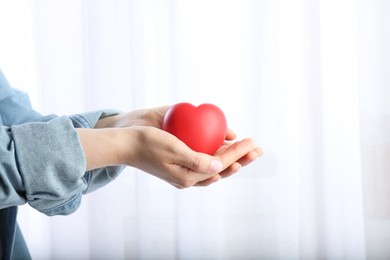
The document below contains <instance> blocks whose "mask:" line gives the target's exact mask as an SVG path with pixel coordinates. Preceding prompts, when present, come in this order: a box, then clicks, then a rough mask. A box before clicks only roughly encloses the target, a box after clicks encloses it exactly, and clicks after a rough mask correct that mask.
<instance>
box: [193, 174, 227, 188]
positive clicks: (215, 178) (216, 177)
mask: <svg viewBox="0 0 390 260" xmlns="http://www.w3.org/2000/svg"><path fill="white" fill-rule="evenodd" d="M220 179H221V175H219V174H216V175H214V176H212V177H210V178H208V179H206V180H204V181H200V182H198V183H196V184H195V185H194V186H209V185H210V184H213V183H215V182H217V181H219V180H220Z"/></svg>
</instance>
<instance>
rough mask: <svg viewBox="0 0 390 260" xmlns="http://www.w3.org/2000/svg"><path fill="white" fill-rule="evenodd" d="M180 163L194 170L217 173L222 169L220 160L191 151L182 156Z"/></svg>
mask: <svg viewBox="0 0 390 260" xmlns="http://www.w3.org/2000/svg"><path fill="white" fill-rule="evenodd" d="M181 163H182V165H183V166H185V167H187V168H189V169H191V170H193V171H195V172H201V173H207V174H217V173H220V172H222V170H223V164H222V162H221V161H219V160H217V159H215V158H214V157H213V156H210V155H207V154H204V153H197V152H192V153H191V154H188V155H187V156H184V157H183V161H182V162H181Z"/></svg>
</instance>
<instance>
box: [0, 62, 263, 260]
mask: <svg viewBox="0 0 390 260" xmlns="http://www.w3.org/2000/svg"><path fill="white" fill-rule="evenodd" d="M167 109H168V107H160V108H154V109H146V110H138V111H133V112H129V113H123V114H119V113H117V112H115V111H95V112H89V113H83V114H77V115H73V116H61V117H58V116H55V115H47V116H42V115H40V114H39V113H37V112H36V111H34V110H33V109H32V108H31V105H30V102H29V99H28V97H27V95H25V94H24V93H22V92H21V91H18V90H16V89H13V88H11V87H10V85H9V83H8V82H7V81H6V79H5V77H4V75H3V73H2V72H1V70H0V161H1V165H0V179H1V183H0V242H1V243H0V258H1V259H13V258H22V259H29V258H30V254H29V252H28V249H27V247H26V244H25V242H24V239H23V236H22V233H21V232H20V229H19V227H18V225H17V222H16V215H17V206H18V205H22V204H25V203H28V204H29V205H30V206H32V207H33V208H35V209H36V210H39V211H40V212H42V213H44V214H46V215H49V216H52V215H68V214H71V213H73V212H74V211H75V210H76V209H77V208H78V207H79V205H80V202H81V197H82V195H83V194H86V193H88V192H91V191H94V190H96V189H98V188H99V187H101V186H103V185H105V184H107V183H109V182H110V181H112V180H113V179H114V178H115V177H116V176H118V174H119V173H120V172H121V170H122V169H123V167H124V166H126V165H127V166H132V167H136V168H138V169H141V170H143V171H145V172H147V173H149V174H152V175H154V176H156V177H158V178H160V179H162V180H165V181H167V182H168V183H170V184H172V185H174V186H175V187H177V188H187V187H191V186H207V185H209V184H211V183H214V182H216V181H218V180H219V179H221V178H223V177H228V176H230V175H232V174H233V173H235V172H237V171H238V170H239V169H240V167H241V166H244V165H247V164H249V163H250V162H252V161H254V160H255V159H256V158H257V157H259V156H260V155H261V153H262V152H261V150H260V148H258V147H256V145H255V143H254V141H253V140H251V139H244V140H242V141H239V142H235V143H233V142H225V144H224V145H222V146H221V148H220V149H219V150H218V151H217V152H216V154H215V155H214V156H210V155H207V154H203V153H196V152H194V151H192V150H191V149H189V148H188V147H187V146H186V145H185V144H184V143H183V142H181V141H180V140H178V139H177V138H176V137H174V136H173V135H171V134H169V133H167V132H164V131H162V130H161V122H162V118H163V116H164V114H165V112H166V111H167ZM234 138H235V134H234V133H233V132H232V131H228V134H227V136H226V140H230V141H231V140H233V139H234Z"/></svg>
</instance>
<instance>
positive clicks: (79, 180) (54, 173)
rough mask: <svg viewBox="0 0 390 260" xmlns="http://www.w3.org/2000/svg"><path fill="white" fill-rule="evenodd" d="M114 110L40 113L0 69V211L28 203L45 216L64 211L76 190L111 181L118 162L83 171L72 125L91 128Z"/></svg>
mask: <svg viewBox="0 0 390 260" xmlns="http://www.w3.org/2000/svg"><path fill="white" fill-rule="evenodd" d="M116 113H117V112H116V111H96V112H90V113H84V114H78V115H73V116H69V117H67V116H62V117H57V116H55V115H49V116H42V115H40V114H39V113H37V112H36V111H34V110H33V109H32V108H31V106H30V102H29V99H28V97H27V95H26V94H24V93H22V92H20V91H18V90H15V89H13V88H11V87H10V86H9V84H8V82H7V81H6V80H5V78H4V76H3V75H2V73H1V70H0V162H1V165H0V209H1V208H6V207H10V206H15V205H21V204H24V203H29V204H30V205H31V206H32V207H34V208H35V209H37V210H39V211H41V212H43V213H45V214H47V215H58V214H61V215H67V214H70V213H72V212H74V211H75V210H76V209H77V208H78V207H79V205H80V202H81V197H82V194H84V193H88V192H90V191H93V190H96V189H97V188H100V187H101V186H104V185H105V184H107V183H109V182H110V181H112V180H113V179H114V178H115V177H116V176H117V175H118V174H119V173H120V172H121V170H122V169H123V168H124V166H113V167H106V168H101V169H97V170H94V171H89V172H85V167H86V165H85V164H86V163H85V157H84V152H83V150H82V147H81V144H80V141H79V138H78V135H77V132H76V130H75V128H78V127H83V128H93V127H94V126H95V124H96V122H97V121H98V120H99V119H100V118H103V117H106V116H110V115H114V114H116Z"/></svg>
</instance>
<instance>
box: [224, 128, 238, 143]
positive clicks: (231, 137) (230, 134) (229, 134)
mask: <svg viewBox="0 0 390 260" xmlns="http://www.w3.org/2000/svg"><path fill="white" fill-rule="evenodd" d="M236 137H237V135H236V133H235V132H234V131H233V130H232V129H228V130H227V133H226V137H225V140H227V141H231V140H234V139H236Z"/></svg>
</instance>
